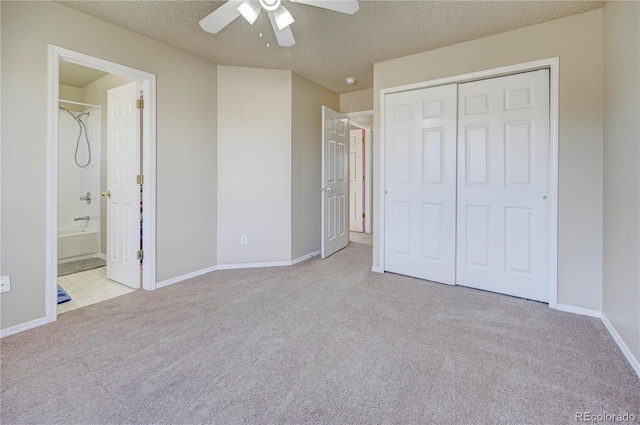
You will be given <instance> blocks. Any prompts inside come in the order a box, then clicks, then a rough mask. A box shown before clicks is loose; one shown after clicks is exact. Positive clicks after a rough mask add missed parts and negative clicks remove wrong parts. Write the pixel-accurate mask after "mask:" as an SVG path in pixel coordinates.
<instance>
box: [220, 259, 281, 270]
mask: <svg viewBox="0 0 640 425" xmlns="http://www.w3.org/2000/svg"><path fill="white" fill-rule="evenodd" d="M290 265H291V261H271V262H266V263H238V264H220V265H218V270H234V269H255V268H258V267H282V266H290Z"/></svg>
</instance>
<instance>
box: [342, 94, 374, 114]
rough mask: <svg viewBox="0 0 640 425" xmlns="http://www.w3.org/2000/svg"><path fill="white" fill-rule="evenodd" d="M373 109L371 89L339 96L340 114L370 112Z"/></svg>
mask: <svg viewBox="0 0 640 425" xmlns="http://www.w3.org/2000/svg"><path fill="white" fill-rule="evenodd" d="M372 109H373V89H364V90H358V91H352V92H350V93H343V94H341V95H340V112H341V113H343V114H346V113H349V112H360V111H370V110H372Z"/></svg>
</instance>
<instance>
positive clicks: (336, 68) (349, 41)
mask: <svg viewBox="0 0 640 425" xmlns="http://www.w3.org/2000/svg"><path fill="white" fill-rule="evenodd" d="M61 3H62V4H64V5H65V6H68V7H71V8H73V9H76V10H78V11H81V12H84V13H87V14H89V15H92V16H95V17H97V18H100V19H102V20H104V21H107V22H111V23H114V24H116V25H118V26H121V27H123V28H127V29H129V30H131V31H134V32H137V33H139V34H142V35H145V36H147V37H150V38H153V39H156V40H158V41H161V42H162V43H165V44H168V45H170V46H173V47H176V48H178V49H181V50H184V51H187V52H189V53H192V54H194V55H196V56H199V57H201V58H203V59H206V60H209V61H212V62H214V63H216V64H219V65H235V66H248V67H257V68H273V69H290V70H293V71H294V72H296V73H298V74H300V75H302V76H304V77H306V78H308V79H310V80H312V81H315V82H316V83H318V84H321V85H323V86H325V87H327V88H329V89H331V90H333V91H334V92H336V93H347V92H350V91H354V90H361V89H365V88H370V87H373V64H374V63H376V62H381V61H385V60H389V59H393V58H397V57H400V56H406V55H410V54H414V53H419V52H424V51H427V50H432V49H436V48H439V47H444V46H449V45H452V44H456V43H460V42H463V41H467V40H472V39H476V38H480V37H485V36H488V35H492V34H498V33H501V32H505V31H510V30H513V29H516V28H520V27H524V26H528V25H533V24H537V23H540V22H544V21H549V20H552V19H558V18H562V17H565V16H569V15H573V14H576V13H582V12H586V11H589V10H593V9H598V8H601V7H602V6H603V2H602V1H488V2H486V1H428V0H424V1H403V0H392V1H390V0H385V1H383V0H361V1H360V10H359V11H358V12H357V13H356V14H355V15H345V14H342V13H337V12H333V11H329V10H324V9H319V8H316V7H312V6H307V5H303V4H300V3H291V2H288V1H285V5H286V7H287V8H288V9H289V11H290V12H291V14H292V15H293V17H294V18H295V20H296V21H295V22H294V23H293V24H292V26H291V29H292V31H293V34H294V36H295V39H296V44H295V45H294V46H293V47H288V48H284V47H279V46H278V45H277V42H276V40H275V36H274V35H273V31H272V30H271V27H270V26H269V21H268V18H267V17H266V15H265V13H264V11H263V13H261V16H260V19H259V20H258V21H257V22H256V23H255V24H254V25H253V26H251V25H249V24H248V23H247V22H246V21H245V20H244V19H243V18H242V17H240V18H238V19H236V20H235V21H234V22H232V23H231V24H230V25H229V26H227V27H226V28H224V29H223V30H222V31H220V33H218V34H217V35H214V34H209V33H206V32H204V31H203V30H202V29H201V28H200V26H199V25H198V22H199V21H200V19H202V18H204V17H205V16H207V15H208V14H209V13H210V12H212V11H213V10H214V9H216V8H217V7H219V6H220V5H221V4H222V2H219V1H61ZM260 31H262V32H263V33H264V35H265V38H263V39H260V38H258V33H259V32H260ZM265 41H270V44H271V47H270V48H266V47H265ZM346 77H356V78H357V79H358V82H357V83H356V84H355V85H353V86H349V85H347V84H346V83H345V81H344V79H345V78H346Z"/></svg>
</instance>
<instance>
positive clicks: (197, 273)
mask: <svg viewBox="0 0 640 425" xmlns="http://www.w3.org/2000/svg"><path fill="white" fill-rule="evenodd" d="M216 270H219V268H218V267H217V266H211V267H207V268H205V269H201V270H196V271H195V272H191V273H187V274H183V275H182V276H176V277H172V278H171V279H167V280H163V281H162V282H157V283H156V289H160V288H164V287H165V286H169V285H173V284H174V283H178V282H182V281H183V280H187V279H191V278H193V277H198V276H202V275H203V274H207V273H211V272H214V271H216Z"/></svg>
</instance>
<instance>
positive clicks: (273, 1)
mask: <svg viewBox="0 0 640 425" xmlns="http://www.w3.org/2000/svg"><path fill="white" fill-rule="evenodd" d="M260 6H262V7H263V8H264V10H267V11H269V12H273V11H274V10H276V9H277V8H279V7H280V0H260Z"/></svg>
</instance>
